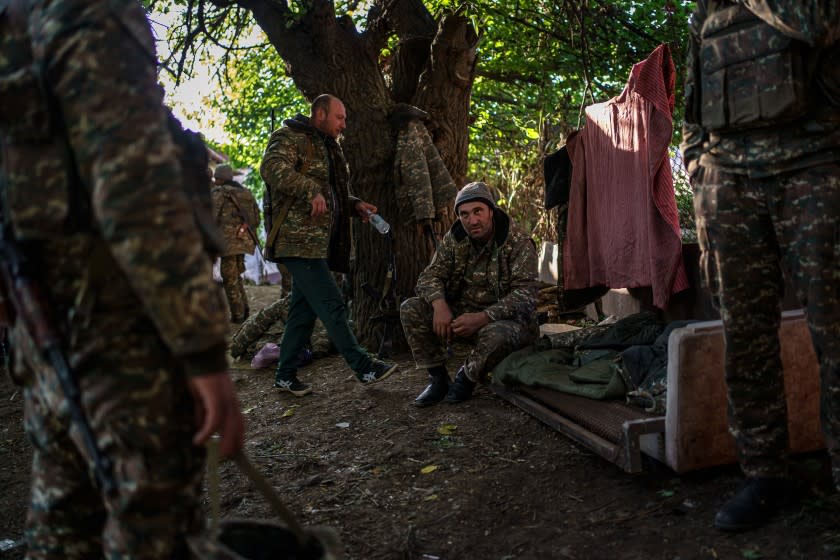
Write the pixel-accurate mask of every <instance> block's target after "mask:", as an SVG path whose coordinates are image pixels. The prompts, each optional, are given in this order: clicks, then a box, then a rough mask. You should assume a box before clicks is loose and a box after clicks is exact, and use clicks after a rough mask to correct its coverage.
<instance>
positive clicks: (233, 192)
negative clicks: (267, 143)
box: [212, 164, 260, 323]
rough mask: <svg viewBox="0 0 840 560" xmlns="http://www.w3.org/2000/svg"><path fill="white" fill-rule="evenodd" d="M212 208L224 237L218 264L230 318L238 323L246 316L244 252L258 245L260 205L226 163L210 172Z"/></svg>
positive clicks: (251, 252)
mask: <svg viewBox="0 0 840 560" xmlns="http://www.w3.org/2000/svg"><path fill="white" fill-rule="evenodd" d="M213 176H214V180H215V183H216V186H215V187H213V190H212V195H213V211H214V214H215V216H216V223H217V224H218V225H219V228H221V230H222V234H223V235H224V237H225V252H224V254H222V262H221V266H220V270H221V274H222V285H223V286H224V288H225V295H226V296H227V301H228V307H230V320H231V321H232V322H234V323H241V322H242V321H244V320H245V319H247V318H248V296H247V295H246V294H245V284H244V282H243V281H242V274H243V273H244V272H245V253H248V254H249V255H250V254H253V252H254V249H255V248H256V247H257V238H256V231H257V229H259V227H260V209H259V208H258V207H257V201H256V200H255V199H254V195H253V194H251V191H249V190H248V189H246V188H245V187H243V186H242V185H240V184H239V183H237V182H236V181H234V180H233V169H231V167H230V166H229V165H224V164H223V165H218V166H216V169H215V171H214V172H213Z"/></svg>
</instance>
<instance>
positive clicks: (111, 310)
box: [0, 0, 243, 559]
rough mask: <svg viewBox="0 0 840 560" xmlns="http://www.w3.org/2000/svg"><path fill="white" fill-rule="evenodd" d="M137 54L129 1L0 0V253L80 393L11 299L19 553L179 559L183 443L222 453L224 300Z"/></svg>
mask: <svg viewBox="0 0 840 560" xmlns="http://www.w3.org/2000/svg"><path fill="white" fill-rule="evenodd" d="M155 57H156V54H155V51H154V38H153V36H152V33H151V29H150V27H149V23H148V21H147V19H146V15H145V13H144V12H143V8H142V6H141V5H140V3H139V2H136V1H134V0H111V1H109V2H83V1H77V0H66V1H65V0H58V1H53V2H45V1H41V0H0V83H2V86H3V87H0V211H2V213H0V221H2V237H0V249H2V251H3V257H1V258H0V265H2V266H3V267H4V269H5V271H6V272H9V271H11V272H12V273H14V274H15V278H13V280H15V282H21V281H23V280H26V279H27V276H28V279H29V280H35V281H37V284H38V285H39V286H40V287H41V288H42V292H43V293H42V295H43V298H42V299H43V300H44V301H43V302H41V303H48V305H42V306H41V311H43V312H45V313H46V312H48V313H49V314H50V315H51V319H52V321H51V322H52V323H53V324H54V325H55V328H54V331H57V332H58V334H59V336H60V340H59V341H57V342H56V341H55V340H54V339H53V340H52V343H51V344H50V346H49V348H51V349H52V352H50V353H49V354H50V358H51V362H50V364H53V363H59V362H62V361H64V360H59V359H58V358H56V357H55V355H56V354H58V353H60V354H63V355H64V356H65V357H66V362H67V363H69V364H70V365H71V366H72V370H74V371H73V374H74V375H73V376H72V379H73V380H74V381H75V383H76V384H77V385H78V388H79V389H80V396H79V397H78V398H73V395H71V394H69V392H68V391H65V390H63V388H64V387H63V386H62V383H64V380H66V379H68V378H69V377H70V376H61V375H59V374H57V372H58V371H65V372H66V370H64V369H62V368H58V367H56V368H53V367H51V365H48V364H47V363H46V360H45V356H42V355H41V353H40V352H39V350H40V349H41V348H43V345H42V344H40V343H39V341H43V340H44V336H43V332H42V329H34V328H31V327H32V324H31V322H29V321H27V320H26V318H27V316H28V315H27V313H25V311H28V310H31V309H32V308H33V307H34V306H32V305H30V304H32V303H33V300H32V299H25V298H19V299H15V297H14V295H12V297H11V298H10V299H11V300H14V301H15V302H16V303H15V310H16V312H17V315H16V319H15V321H16V322H15V323H13V326H12V329H11V340H10V346H11V349H12V353H13V357H12V361H13V366H12V369H13V376H14V378H15V381H16V382H17V383H19V384H22V385H23V387H24V389H23V395H24V423H25V428H26V432H27V434H28V437H29V440H30V442H31V444H32V448H33V462H32V491H31V505H30V508H29V513H28V516H27V521H26V530H25V537H26V542H27V545H28V555H27V558H31V559H52V558H56V559H57V558H68V559H81V558H133V559H144V558H148V559H160V558H187V557H188V552H187V545H186V538H185V537H186V536H187V535H188V534H190V533H193V532H196V531H200V530H201V528H202V515H201V511H200V494H201V480H202V472H203V469H204V456H205V452H204V448H203V447H200V444H202V443H203V442H205V441H206V440H207V439H208V438H209V437H210V435H211V434H212V433H213V432H215V431H219V432H221V435H222V439H221V451H222V453H223V454H225V455H229V454H231V453H233V452H235V451H236V450H238V449H239V448H241V446H242V439H243V421H242V415H241V412H240V410H239V405H238V402H237V398H236V394H235V390H234V387H233V383H232V382H231V379H230V377H229V375H228V372H227V362H226V356H225V352H226V347H225V335H226V333H227V328H226V324H227V321H226V320H225V306H224V300H223V299H222V298H223V296H222V293H221V290H220V289H219V288H218V287H217V286H216V285H215V284H214V282H213V280H212V271H211V262H210V259H209V258H208V255H207V253H206V252H205V251H204V248H203V244H202V233H201V231H200V230H199V227H198V225H197V224H198V222H197V221H196V219H195V214H194V212H193V210H192V208H191V206H190V201H189V199H188V196H187V195H186V194H185V191H184V186H183V184H182V181H181V179H182V177H183V175H182V168H181V166H180V164H179V161H180V158H179V156H178V152H177V151H176V146H175V144H174V142H173V138H174V137H173V133H172V132H171V131H170V129H169V126H168V124H167V113H166V111H165V108H164V106H163V103H162V101H163V91H162V89H161V88H160V86H159V85H158V82H157V71H156V67H155V64H154V61H155ZM199 171H200V172H203V171H204V170H203V169H202V168H199ZM199 181H200V182H201V183H202V184H203V185H204V186H206V179H205V178H204V177H202V176H199ZM206 194H207V199H208V201H209V192H207V193H206ZM13 254H14V256H15V257H16V259H17V260H16V262H14V263H12V262H10V260H9V256H10V255H13ZM19 264H20V265H25V267H24V266H21V267H18V266H17V265H19ZM6 272H4V276H5V277H6V278H7V283H6V288H9V292H8V293H7V295H9V294H18V295H19V294H20V291H21V290H20V288H21V286H20V285H10V283H9V282H8V276H10V274H6ZM18 272H26V273H27V276H18V275H17V273H18ZM3 299H4V300H5V298H3ZM38 326H43V323H41V324H40V325H38ZM46 353H47V352H46V351H44V354H46ZM74 402H75V403H77V404H76V405H74ZM85 419H86V421H85ZM85 427H87V428H88V429H87V430H86V429H84V428H85ZM86 435H87V436H88V437H85V436H86ZM106 460H107V462H106ZM106 464H108V465H109V466H110V468H108V467H106V466H104V465H106ZM94 471H95V472H97V474H98V475H100V474H101V476H97V477H96V479H94V477H93V476H92V473H93V472H94Z"/></svg>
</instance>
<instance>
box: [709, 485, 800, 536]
mask: <svg viewBox="0 0 840 560" xmlns="http://www.w3.org/2000/svg"><path fill="white" fill-rule="evenodd" d="M790 494H791V492H790V484H789V482H788V481H787V480H786V479H784V478H748V479H747V481H746V482H745V483H744V485H743V486H742V487H741V489H740V490H738V492H737V493H736V494H735V495H734V496H732V498H730V499H729V501H728V502H726V503H725V504H724V505H723V507H722V508H721V509H720V511H718V513H717V515H716V516H715V528H716V529H720V530H721V531H727V532H733V533H737V532H740V531H749V530H750V529H755V528H757V527H761V526H762V525H766V524H767V522H769V521H770V519H771V518H772V517H773V516H774V515H776V514H777V513H778V512H779V510H780V509H781V508H782V507H783V506H784V505H785V504H787V503H788V502H789V501H790Z"/></svg>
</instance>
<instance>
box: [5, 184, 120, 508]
mask: <svg viewBox="0 0 840 560" xmlns="http://www.w3.org/2000/svg"><path fill="white" fill-rule="evenodd" d="M2 190H3V188H2V186H0V192H2ZM41 284H42V283H41V281H40V280H39V279H38V277H37V274H36V267H35V266H34V263H33V262H32V258H31V251H29V252H27V251H26V250H25V248H24V247H23V246H22V244H21V242H19V241H18V240H17V239H15V238H14V236H13V235H12V232H11V227H10V226H9V225H8V220H4V223H2V224H0V291H2V300H3V301H4V302H5V303H6V305H7V314H8V315H9V317H10V318H11V319H14V318H16V319H18V320H20V321H21V323H22V325H23V327H24V328H25V329H26V331H27V332H28V333H29V335H30V336H31V337H32V340H33V341H34V343H35V345H36V346H37V347H38V349H39V350H40V351H41V354H42V355H43V357H44V359H45V360H47V362H48V363H49V364H50V365H51V366H52V367H53V369H54V370H55V374H56V377H58V382H59V384H60V385H61V390H62V392H63V393H64V398H65V399H66V400H67V404H68V408H69V410H70V416H71V421H72V422H73V424H75V425H76V428H77V429H78V430H79V434H80V435H81V438H82V445H83V446H84V448H85V450H86V451H87V453H88V454H89V456H90V457H92V458H93V470H94V474H95V476H96V479H97V480H98V481H99V485H100V487H101V488H102V490H103V491H104V492H105V494H112V493H113V492H114V490H116V483H115V482H114V474H113V470H114V469H113V464H112V462H111V459H110V458H109V457H108V456H107V455H105V454H104V453H102V451H101V450H100V449H99V446H98V445H97V444H96V437H95V436H94V434H93V428H92V427H91V425H90V422H89V421H88V418H87V416H85V413H84V410H83V408H82V397H81V390H80V389H79V384H78V382H77V380H76V377H75V375H74V373H73V370H72V369H71V367H70V364H69V363H68V361H67V357H66V356H65V355H64V351H63V350H62V348H61V346H62V344H61V342H62V341H61V337H60V336H59V334H58V329H57V328H56V327H55V325H54V324H53V322H52V321H51V319H50V318H49V317H48V316H47V312H46V309H47V306H46V304H45V302H46V299H45V295H44V294H45V291H44V289H43V286H42V285H41ZM10 322H11V321H10Z"/></svg>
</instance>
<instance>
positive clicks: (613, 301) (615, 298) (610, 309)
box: [601, 288, 643, 319]
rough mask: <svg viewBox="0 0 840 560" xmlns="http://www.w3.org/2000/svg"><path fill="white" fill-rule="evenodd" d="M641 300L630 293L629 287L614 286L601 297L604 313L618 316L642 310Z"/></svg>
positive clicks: (625, 315) (621, 316)
mask: <svg viewBox="0 0 840 560" xmlns="http://www.w3.org/2000/svg"><path fill="white" fill-rule="evenodd" d="M642 309H643V306H642V302H641V300H639V299H637V298H636V297H634V296H633V295H632V294H630V291H629V290H628V289H627V288H613V289H611V290H610V291H609V292H607V293H606V294H604V296H603V297H602V298H601V310H602V311H603V313H604V315H606V316H608V317H609V316H610V315H615V316H616V317H618V318H620V319H621V318H623V317H627V316H629V315H634V314H636V313H639V312H641V311H642Z"/></svg>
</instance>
